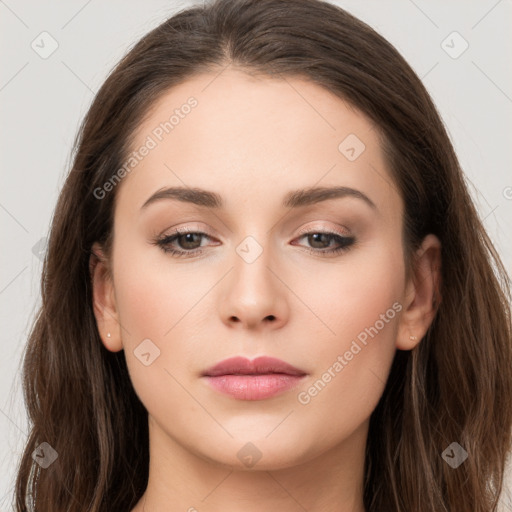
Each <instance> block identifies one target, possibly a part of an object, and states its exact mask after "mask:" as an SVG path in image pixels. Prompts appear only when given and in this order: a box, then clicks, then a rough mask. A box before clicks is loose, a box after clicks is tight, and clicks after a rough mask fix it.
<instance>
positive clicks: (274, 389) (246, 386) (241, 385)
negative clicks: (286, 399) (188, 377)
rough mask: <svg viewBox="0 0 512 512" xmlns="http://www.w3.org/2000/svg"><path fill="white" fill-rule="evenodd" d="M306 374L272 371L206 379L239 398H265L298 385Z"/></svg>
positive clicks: (212, 384)
mask: <svg viewBox="0 0 512 512" xmlns="http://www.w3.org/2000/svg"><path fill="white" fill-rule="evenodd" d="M303 378H304V376H297V375H287V374H284V373H271V374H265V375H219V376H217V377H209V376H207V377H206V379H207V381H208V383H209V384H210V386H212V387H213V388H214V389H216V390H217V391H220V392H221V393H225V394H226V395H231V396H232V397H234V398H236V399H238V400H264V399H265V398H270V397H272V396H275V395H278V394H279V393H283V392H284V391H288V390H290V389H292V388H294V387H296V386H297V385H298V384H299V382H300V381H301V379H303Z"/></svg>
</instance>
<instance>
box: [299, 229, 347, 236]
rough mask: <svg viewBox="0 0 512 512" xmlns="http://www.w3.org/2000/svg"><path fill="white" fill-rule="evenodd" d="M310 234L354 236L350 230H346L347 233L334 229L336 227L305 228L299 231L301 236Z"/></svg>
mask: <svg viewBox="0 0 512 512" xmlns="http://www.w3.org/2000/svg"><path fill="white" fill-rule="evenodd" d="M310 233H327V234H331V233H335V234H336V235H338V236H341V237H350V236H353V235H352V233H351V232H350V231H349V230H348V229H346V230H345V231H341V230H340V229H339V228H334V227H318V226H308V227H305V228H301V229H300V230H299V235H305V234H310Z"/></svg>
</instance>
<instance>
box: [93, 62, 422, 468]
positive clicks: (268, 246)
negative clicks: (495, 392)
mask: <svg viewBox="0 0 512 512" xmlns="http://www.w3.org/2000/svg"><path fill="white" fill-rule="evenodd" d="M143 148H146V149H143ZM132 150H133V151H136V152H137V154H136V155H132V158H133V159H132V160H130V161H127V166H126V167H125V172H124V173H120V176H119V177H120V178H122V179H121V181H120V183H119V184H116V183H114V184H112V183H111V184H110V186H109V185H106V186H105V187H104V188H103V191H98V192H97V193H98V196H101V194H103V193H105V194H108V193H115V194H116V195H117V198H116V209H115V220H114V243H113V253H112V260H111V265H112V269H113V281H112V283H111V282H110V281H108V280H106V281H103V282H100V280H96V281H95V283H96V284H95V299H96V300H97V301H98V302H97V303H101V304H103V306H102V307H101V308H99V309H97V310H96V314H97V319H98V326H99V328H100V332H101V335H102V338H103V340H104V343H105V345H106V346H107V347H108V348H109V349H110V350H112V351H116V350H120V349H124V351H125V357H126V362H127V365H128V368H129V372H130V376H131V379H132V382H133V386H134V388H135V391H136V393H137V395H138V396H139V398H140V400H141V401H142V403H143V404H144V406H145V407H146V409H147V411H148V413H149V418H150V435H151V436H152V441H153V442H154V443H159V444H160V447H161V448H162V449H163V447H164V446H165V447H167V448H168V449H172V450H175V451H177V450H178V451H179V450H183V449H185V450H187V451H188V452H189V453H193V454H194V455H197V456H199V457H200V458H202V459H205V460H210V461H215V462H216V463H221V464H227V465H229V466H237V467H242V468H243V467H246V468H250V467H252V465H254V464H255V463H256V464H257V468H259V469H265V468H266V469H271V468H282V467H288V466H291V465H294V464H297V463H299V462H303V461H307V460H311V459H313V458H314V457H316V456H318V455H319V454H322V453H324V452H326V451H327V450H332V449H334V448H336V447H340V446H345V448H348V447H350V446H357V447H358V449H360V448H361V446H362V445H363V444H364V439H365V436H366V434H367V426H368V420H369V417H370V415H371V413H372V411H373V410H374V408H375V406H376V405H377V403H378V401H379V398H380V397H381V394H382V392H383V390H384V386H385V382H386V379H387V376H388V373H389V369H390V365H391V363H392V360H393V357H394V354H395V350H396V349H397V348H401V349H410V348H412V347H413V346H414V345H415V344H416V343H417V341H414V342H412V341H410V340H409V335H415V336H417V337H418V339H420V338H421V336H422V335H423V334H424V333H425V331H426V329H427V327H428V323H427V322H425V321H424V320H422V319H421V318H420V317H422V315H421V314H420V313H418V310H414V307H415V305H417V304H418V303H420V302H421V301H420V298H421V297H420V295H419V294H418V293H417V292H418V289H417V288H415V287H413V285H412V284H411V283H408V282H406V281H405V268H404V262H403V247H402V243H403V240H402V236H401V234H402V216H403V202H402V200H401V197H400V195H399V194H398V191H397V189H396V188H395V185H394V184H393V182H392V179H391V176H390V174H389V171H388V169H387V168H386V164H385V162H384V158H383V153H382V151H381V147H380V143H379V138H378V133H377V130H376V128H375V127H374V126H373V125H372V123H371V122H370V121H369V120H368V119H367V118H365V117H364V116H362V115H361V114H359V113H358V112H357V111H355V110H354V109H353V108H351V107H350V106H348V105H347V104H346V103H344V102H343V101H341V100H340V99H339V98H337V97H335V96H334V95H332V94H330V93H329V92H327V91H326V90H324V89H323V88H321V87H319V86H317V85H315V84H313V83H310V82H307V81H304V80H300V79H297V78H286V80H278V79H273V78H255V77H251V76H249V75H247V74H245V73H243V72H241V71H238V70H233V69H228V70H225V71H224V72H222V73H221V74H220V75H219V74H218V73H215V74H213V73H212V74H202V75H198V76H196V77H195V78H193V79H190V80H188V81H186V82H185V83H183V84H181V85H179V86H177V87H174V88H173V89H172V90H170V91H169V92H168V93H167V94H166V95H165V96H164V97H163V98H162V99H161V100H160V101H158V102H157V103H156V104H155V106H154V108H153V109H152V110H151V112H150V113H149V114H148V116H147V117H146V118H145V120H144V121H143V124H141V126H140V127H139V130H138V132H137V134H136V138H135V140H134V143H133V146H132ZM123 175H124V176H123ZM171 188H172V189H179V190H180V191H181V192H180V193H179V194H180V195H178V193H177V192H176V191H175V192H170V191H167V192H165V191H166V189H171ZM335 188H338V192H337V193H334V192H332V193H329V192H327V189H335ZM199 189H201V190H202V191H205V192H202V193H201V194H200V193H199V192H198V190H199ZM317 189H322V190H323V192H322V191H320V192H319V191H317ZM349 189H350V190H349ZM192 191H194V193H192ZM155 194H158V195H156V196H155ZM206 194H208V196H207V195H206ZM213 194H215V198H216V199H217V201H218V203H219V205H214V204H213V200H212V198H211V197H210V195H213ZM201 199H202V200H203V204H196V202H201V201H200V200H201ZM98 200H101V199H98ZM188 231H190V232H192V233H201V234H196V235H194V234H192V235H186V234H183V233H184V232H188ZM177 232H179V233H177ZM322 233H323V234H322ZM176 234H180V235H181V236H178V237H177V238H174V239H171V237H172V236H173V235H176ZM165 237H167V240H165ZM158 240H163V242H162V244H163V243H166V245H159V244H158V243H157V242H158ZM170 250H176V251H180V252H181V253H182V256H177V255H175V254H172V253H171V252H168V251H170ZM166 251H167V252H166ZM427 281H428V280H427ZM415 297H416V302H414V299H415ZM100 310H101V312H100ZM107 331H109V332H110V333H111V336H110V337H109V338H107V335H106V333H107ZM235 356H240V357H243V358H247V359H249V360H253V359H254V358H258V357H261V356H268V357H273V358H277V359H280V360H282V361H284V362H286V363H288V364H290V365H293V366H294V367H296V368H297V369H299V370H300V374H301V375H302V376H299V377H297V376H296V377H291V376H290V375H288V376H286V375H282V374H281V375H280V376H276V375H274V377H270V376H269V375H268V373H269V371H270V370H269V369H267V370H264V369H263V370H261V372H262V373H267V375H266V376H261V375H260V376H257V375H254V372H253V374H252V375H250V376H245V377H244V376H240V375H238V376H236V375H233V374H235V373H238V372H237V371H236V370H234V369H232V370H231V376H228V377H224V378H222V377H217V378H213V377H207V376H204V373H205V372H206V371H207V370H208V369H209V368H211V367H212V366H213V365H216V364H217V363H219V362H221V361H223V360H225V359H228V358H232V357H235ZM228 373H229V372H228ZM279 385H283V386H284V387H279ZM223 386H224V387H223ZM276 386H278V387H276ZM226 389H227V391H226ZM229 390H231V392H229ZM346 453H348V452H346Z"/></svg>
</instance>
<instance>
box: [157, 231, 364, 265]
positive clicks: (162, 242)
mask: <svg viewBox="0 0 512 512" xmlns="http://www.w3.org/2000/svg"><path fill="white" fill-rule="evenodd" d="M188 234H194V235H202V236H205V237H207V238H210V237H209V236H208V234H207V233H203V232H201V231H192V230H190V231H187V230H180V231H179V232H177V231H176V232H175V233H173V234H170V235H164V236H162V237H160V238H157V239H156V240H155V241H154V242H153V244H154V245H157V246H159V247H160V248H161V249H162V251H163V252H164V253H166V254H171V255H172V256H173V257H175V258H191V257H193V256H199V255H200V254H202V252H203V251H202V250H200V249H194V250H191V251H182V250H177V249H173V248H171V247H170V244H171V243H172V242H174V241H175V240H177V239H178V238H179V237H180V236H184V235H188ZM316 234H323V235H328V236H330V237H331V239H332V240H334V241H337V242H338V243H340V244H345V245H342V246H341V247H338V248H336V249H329V250H322V249H313V248H306V250H307V252H309V253H310V254H315V255H318V254H320V255H325V254H328V255H329V256H336V255H338V254H342V253H344V252H347V251H349V250H350V249H351V248H352V247H353V245H354V244H355V242H356V239H355V237H353V236H341V235H339V234H338V233H333V232H330V231H306V232H301V233H300V236H299V238H303V237H304V236H307V235H316Z"/></svg>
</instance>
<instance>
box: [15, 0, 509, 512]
mask: <svg viewBox="0 0 512 512" xmlns="http://www.w3.org/2000/svg"><path fill="white" fill-rule="evenodd" d="M230 65H231V66H236V67H237V68H240V69H243V70H247V71H249V72H251V73H259V74H261V75H262V76H269V77H274V78H278V77H293V76H295V77H300V78H305V79H307V80H310V81H312V82H314V83H316V84H318V85H319V86H321V87H323V88H325V89H327V90H329V91H331V92H332V93H333V94H336V95H337V96H339V97H340V98H341V99H343V100H344V101H346V102H348V103H349V104H351V105H352V106H354V107H355V108H357V109H359V111H360V112H362V113H363V114H365V115H366V116H368V118H370V119H371V120H372V121H373V122H374V123H375V124H376V126H377V128H378V130H379V133H380V135H381V137H382V144H383V148H384V150H385V154H386V158H387V164H388V167H389V170H390V173H391V175H392V177H393V181H394V185H395V186H396V188H397V190H399V192H400V194H401V196H402V198H403V201H404V204H405V213H404V218H403V235H404V236H403V240H404V257H405V261H406V264H407V269H408V270H409V271H410V269H411V268H412V265H414V260H413V258H412V255H413V252H414V250H415V249H417V248H418V247H419V245H420V243H421V241H422V239H423V238H424V237H425V235H427V234H428V233H433V234H435V235H436V236H437V237H438V238H439V239H440V241H441V243H442V269H441V276H442V285H441V289H440V294H439V296H438V297H437V304H436V307H437V313H436V316H435V317H434V320H433V322H432V324H431V326H430V328H429V330H428V332H427V334H426V335H425V337H424V338H423V339H422V340H421V342H420V343H419V344H418V346H417V347H416V348H415V349H413V350H412V351H401V350H397V352H396V355H395V359H394V362H393V365H392V368H391V373H390V376H389V379H388V382H387V385H386V388H385V390H384V393H383V396H382V397H381V400H380V402H379V403H378V405H377V407H376V409H375V411H374V412H373V414H372V416H371V420H370V430H369V436H368V442H367V450H366V458H365V480H364V503H365V507H366V510H367V512H382V511H386V512H392V511H396V512H398V511H401V512H412V511H414V512H427V511H428V512H432V511H434V510H435V511H436V512H445V511H450V512H454V511H457V512H491V511H494V510H496V506H497V500H498V496H499V494H500V492H501V489H502V485H503V475H504V469H505V462H506V457H507V454H508V452H509V451H510V448H511V429H512V342H511V315H510V279H509V277H508V275H507V273H506V271H505V268H504V266H503V264H502V262H501V260H500V257H499V255H498V254H497V252H496V250H495V248H494V247H493V244H492V242H491V241H490V239H489V237H488V235H487V234H486V232H485V229H484V227H483V224H482V221H481V220H480V219H479V216H478V213H477V211H476V209H475V206H474V204H473V202H472V199H471V197H470V195H469V193H468V190H467V187H466V184H465V181H464V177H463V174H462V171H461V168H460V166H459V163H458V161H457V157H456V155H455V152H454V149H453V147H452V144H451V143H450V139H449V137H448V135H447V132H446V130H445V127H444V126H443V123H442V121H441V119H440V116H439V114H438V112H437V110H436V108H435V106H434V104H433V102H432V100H431V98H430V96H429V94H428V93H427V91H426V89H425V87H424V86H423V84H422V83H421V81H420V79H419V78H418V77H417V75H416V74H415V73H414V72H413V71H412V69H411V67H410V66H409V65H408V64H407V63H406V62H405V60H404V59H403V58H402V57H401V56H400V54H399V53H398V52H397V51H396V49H395V48H394V47H393V46H392V45H391V44H390V43H388V42H387V41H386V40H385V39H384V38H383V37H381V36H380V35H379V34H377V33H376V32H375V31H374V30H372V29H371V28H370V27H369V26H368V25H366V24H365V23H363V22H361V21H359V20H358V19H356V18H354V17H353V16H351V15H350V14H349V13H347V12H345V11H344V10H343V9H341V8H339V7H337V6H335V5H332V4H330V3H327V2H323V1H320V0H218V1H212V2H209V3H207V4H206V5H201V6H195V7H192V8H189V9H187V10H184V11H181V12H179V13H178V14H176V15H174V16H172V17H171V18H169V19H168V20H166V21H165V22H164V23H162V24H161V25H160V26H158V27H157V28H156V29H154V30H152V31H151V32H150V33H148V34H147V35H146V36H145V37H144V38H143V39H142V40H140V41H139V42H138V43H137V44H136V45H135V46H134V47H133V48H132V49H131V51H130V52H129V53H127V55H126V56H125V57H124V58H123V59H122V60H121V61H120V63H119V64H118V65H117V67H116V68H115V69H114V70H113V72H112V73H111V74H110V76H109V77H108V78H107V80H106V81H105V83H104V84H103V86H102V87H101V89H100V90H99V92H98V93H97V95H96V97H95V99H94V102H93V104H92V106H91V107H90V109H89V111H88V113H87V115H86V117H85V119H84V121H83V124H82V125H81V128H80V131H79V134H78V135H77V139H76V141H75V153H74V161H73V166H72V169H71V171H70V173H69V175H68V177H67V180H66V182H65V184H64V186H63V189H62V192H61V194H60V197H59V200H58V204H57V206H56V210H55V213H54V217H53V220H52V227H51V232H50V236H49V243H48V250H47V254H46V258H45V261H44V267H43V274H42V280H41V293H42V306H41V309H40V311H39V312H38V315H37V318H36V319H35V322H34V325H33V327H32V331H31V334H30V337H29V340H28V344H27V347H26V353H25V357H24V360H23V384H24V396H25V400H26V405H27V409H28V414H29V417H30V421H31V431H30V436H29V439H28V442H27V445H26V447H25V450H24V453H23V455H22V458H21V460H20V466H19V471H18V475H17V480H16V496H15V497H16V510H17V511H27V510H37V511H38V512H55V511H62V512H64V511H66V512H75V511H76V512H78V511H80V512H84V511H88V512H100V511H105V512H107V511H108V512H112V511H123V512H124V511H128V510H131V508H133V507H134V506H135V504H136V503H137V502H138V500H139V498H140V497H141V495H142V494H143V492H144V490H145V487H146V485H147V479H148V471H149V446H148V425H147V412H146V410H145V408H144V406H143V404H142V403H141V402H140V400H139V399H138V397H137V395H136V393H135V391H134V389H133V386H132V384H131V381H130V377H129V374H128V371H127V366H126V362H125V359H124V353H123V351H121V352H116V353H112V352H109V351H108V350H106V349H105V348H104V346H103V343H102V342H101V339H100V337H99V333H98V329H97V325H96V321H95V317H94V314H93V308H92V298H91V280H90V273H89V258H90V255H91V247H92V244H93V242H95V241H98V242H100V243H102V244H103V245H104V248H105V251H106V253H107V255H108V254H109V249H110V247H111V244H112V226H113V211H114V206H115V197H116V191H115V190H113V191H111V192H110V193H108V194H106V195H105V197H104V198H103V199H101V200H98V198H97V197H96V196H95V194H94V190H95V189H97V188H98V187H102V185H103V184H104V183H105V182H107V181H108V180H109V179H111V177H112V176H113V175H114V174H115V173H116V172H117V171H118V170H119V168H120V167H121V166H122V163H123V162H124V161H125V158H126V155H127V154H128V153H129V152H130V143H131V141H132V138H133V134H134V131H135V129H136V128H137V127H138V126H139V124H140V122H141V120H142V119H143V117H144V115H145V114H146V113H147V112H148V110H149V108H150V107H151V106H152V105H153V104H154V102H155V101H156V100H157V99H158V98H160V97H161V96H162V95H163V94H165V93H166V92H167V91H168V90H169V89H170V88H172V87H173V86H175V85H177V84H179V83H182V82H184V81H186V80H187V79H188V78H191V77H192V76H193V75H195V74H197V73H201V72H215V73H218V72H220V71H221V70H222V69H223V68H225V67H226V66H230ZM408 275H410V272H409V274H408ZM44 442H46V443H48V444H49V445H50V447H51V448H52V449H53V450H55V452H56V453H57V454H58V457H57V459H56V460H55V461H54V462H53V463H52V464H51V465H49V467H47V468H42V467H41V466H40V465H39V464H37V463H36V462H35V460H34V458H33V457H32V454H33V452H34V450H36V448H37V447H38V446H39V445H40V444H41V443H44ZM453 442H457V443H458V444H459V445H460V446H461V447H463V448H464V449H465V450H466V452H467V453H468V458H467V460H465V462H464V463H463V464H461V465H460V466H459V467H458V468H456V469H454V468H452V467H451V466H450V465H449V464H447V463H446V462H445V460H444V458H443V457H442V453H443V451H444V450H445V449H446V448H447V447H449V446H450V445H451V443H453ZM45 446H46V445H45Z"/></svg>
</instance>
